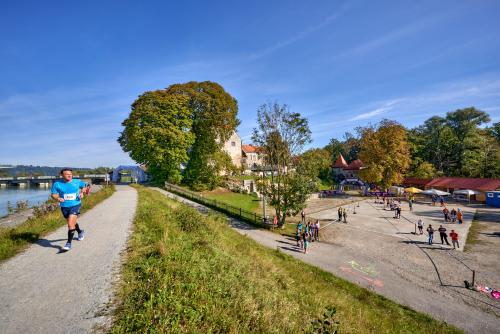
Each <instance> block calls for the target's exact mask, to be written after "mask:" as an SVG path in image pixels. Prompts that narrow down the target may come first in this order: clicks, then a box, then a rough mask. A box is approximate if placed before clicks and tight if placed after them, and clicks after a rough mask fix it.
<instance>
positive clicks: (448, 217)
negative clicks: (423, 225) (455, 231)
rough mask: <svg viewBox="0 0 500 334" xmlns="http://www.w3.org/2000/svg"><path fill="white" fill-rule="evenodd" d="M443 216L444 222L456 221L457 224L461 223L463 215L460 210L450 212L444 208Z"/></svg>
mask: <svg viewBox="0 0 500 334" xmlns="http://www.w3.org/2000/svg"><path fill="white" fill-rule="evenodd" d="M443 215H444V221H445V222H450V223H455V222H456V221H458V223H459V224H462V223H463V219H464V214H463V213H462V210H460V208H458V209H457V210H455V209H451V211H450V210H448V208H447V207H446V206H445V207H444V209H443Z"/></svg>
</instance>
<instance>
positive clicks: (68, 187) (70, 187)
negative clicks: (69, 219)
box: [50, 179, 87, 208]
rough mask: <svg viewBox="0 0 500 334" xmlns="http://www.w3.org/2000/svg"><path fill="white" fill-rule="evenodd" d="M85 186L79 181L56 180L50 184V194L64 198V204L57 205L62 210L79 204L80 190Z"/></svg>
mask: <svg viewBox="0 0 500 334" xmlns="http://www.w3.org/2000/svg"><path fill="white" fill-rule="evenodd" d="M86 186H87V184H86V183H85V182H83V181H82V180H80V179H72V180H71V181H70V182H65V181H63V180H57V181H55V182H54V183H53V184H52V189H51V190H50V193H51V194H59V197H60V198H64V202H62V203H59V204H60V205H61V207H63V208H69V207H71V206H75V205H78V204H80V203H81V202H80V189H82V188H85V187H86Z"/></svg>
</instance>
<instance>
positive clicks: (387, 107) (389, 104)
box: [349, 99, 402, 121]
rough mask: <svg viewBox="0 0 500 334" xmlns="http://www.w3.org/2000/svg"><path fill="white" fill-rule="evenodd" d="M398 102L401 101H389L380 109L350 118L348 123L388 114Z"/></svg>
mask: <svg viewBox="0 0 500 334" xmlns="http://www.w3.org/2000/svg"><path fill="white" fill-rule="evenodd" d="M400 101H402V100H401V99H398V100H393V101H389V102H387V103H385V104H384V105H383V106H382V107H380V108H377V109H375V110H372V111H368V112H365V113H362V114H359V115H356V116H354V117H352V118H350V119H349V121H359V120H362V119H368V118H372V117H375V116H378V115H381V114H384V113H386V112H388V111H389V110H392V109H393V108H394V105H395V104H396V103H398V102H400Z"/></svg>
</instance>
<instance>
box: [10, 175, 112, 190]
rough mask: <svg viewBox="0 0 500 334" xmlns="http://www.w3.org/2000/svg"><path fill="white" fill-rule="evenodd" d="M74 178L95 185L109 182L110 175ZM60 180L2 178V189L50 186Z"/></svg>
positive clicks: (76, 176) (21, 177) (51, 177)
mask: <svg viewBox="0 0 500 334" xmlns="http://www.w3.org/2000/svg"><path fill="white" fill-rule="evenodd" d="M74 178H79V179H82V180H87V181H90V182H91V183H93V184H98V183H102V182H108V181H109V175H108V174H83V175H75V176H74ZM56 180H60V178H59V177H58V176H17V177H0V187H32V186H39V187H40V186H41V187H46V186H50V185H51V184H52V182H54V181H56Z"/></svg>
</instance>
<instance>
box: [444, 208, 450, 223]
mask: <svg viewBox="0 0 500 334" xmlns="http://www.w3.org/2000/svg"><path fill="white" fill-rule="evenodd" d="M449 213H450V211H449V210H448V208H447V207H444V209H443V215H444V221H445V222H448V221H449V220H450V217H449Z"/></svg>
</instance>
